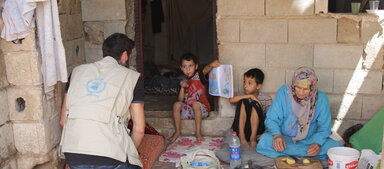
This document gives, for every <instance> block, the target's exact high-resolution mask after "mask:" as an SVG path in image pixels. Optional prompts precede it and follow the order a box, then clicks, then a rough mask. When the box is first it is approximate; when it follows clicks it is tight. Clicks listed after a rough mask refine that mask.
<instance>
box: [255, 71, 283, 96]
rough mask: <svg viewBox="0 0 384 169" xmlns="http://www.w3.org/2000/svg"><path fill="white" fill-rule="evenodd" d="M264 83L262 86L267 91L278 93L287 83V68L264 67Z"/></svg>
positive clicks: (262, 89)
mask: <svg viewBox="0 0 384 169" xmlns="http://www.w3.org/2000/svg"><path fill="white" fill-rule="evenodd" d="M263 72H264V75H265V77H264V83H263V87H262V88H261V91H262V92H265V93H276V92H277V90H278V89H279V88H280V87H281V86H282V85H283V84H285V70H284V69H263Z"/></svg>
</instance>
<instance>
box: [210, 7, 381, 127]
mask: <svg viewBox="0 0 384 169" xmlns="http://www.w3.org/2000/svg"><path fill="white" fill-rule="evenodd" d="M217 10H218V14H217V16H218V17H217V34H218V43H219V46H218V48H219V59H220V62H221V63H223V64H232V65H233V68H234V76H235V77H234V79H235V82H234V83H235V84H234V85H235V92H236V93H242V92H243V89H242V78H243V73H244V72H245V71H246V70H248V69H250V68H253V67H258V68H260V69H262V70H263V71H264V73H265V81H264V84H263V88H262V91H263V92H267V93H272V92H276V91H277V89H278V88H279V87H281V86H282V85H283V84H285V83H289V82H290V81H291V78H292V75H293V71H294V70H295V69H296V68H298V67H300V66H309V67H313V68H314V69H315V71H316V73H317V76H318V79H319V89H320V90H322V91H324V92H326V93H327V95H328V97H329V101H330V105H331V111H332V118H333V119H334V120H336V118H337V115H338V113H339V112H342V111H344V110H340V111H339V109H340V105H341V102H342V100H343V98H354V100H353V103H352V106H351V107H350V109H348V110H345V112H347V115H346V117H345V118H342V117H340V116H339V117H338V118H337V120H338V122H341V121H340V120H343V123H341V126H340V129H339V130H338V132H339V134H342V133H343V132H344V130H345V129H346V128H347V127H349V126H351V125H352V124H356V123H359V122H361V123H365V122H367V121H368V120H369V119H370V118H372V117H373V116H374V115H375V113H376V112H377V111H378V110H380V109H381V108H382V107H383V106H384V93H383V60H384V58H383V52H382V51H383V50H382V45H383V44H382V43H383V42H384V41H383V38H384V36H383V35H382V34H381V33H380V32H382V30H383V27H384V26H383V25H380V24H379V22H380V20H379V18H378V17H377V16H375V15H368V14H360V15H358V16H354V15H350V14H326V13H327V1H326V0H241V1H240V2H239V1H232V0H217ZM370 65H372V66H370ZM354 72H360V73H362V75H358V76H357V77H363V75H364V73H367V75H366V77H365V78H357V77H356V78H352V75H353V74H354ZM351 79H357V82H361V81H362V80H363V81H364V83H363V84H362V86H361V88H359V90H357V92H354V90H349V91H346V89H347V86H348V84H349V83H350V81H351ZM361 79H362V80H361ZM357 88H358V85H355V87H353V88H352V89H357ZM344 96H346V97H344ZM345 105H346V104H345V103H343V106H345ZM343 106H342V107H343ZM219 112H220V117H221V118H232V117H233V116H234V106H233V105H230V104H229V102H228V100H227V99H222V98H220V99H219ZM230 125H231V124H228V127H229V126H230Z"/></svg>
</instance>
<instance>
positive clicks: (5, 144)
mask: <svg viewBox="0 0 384 169" xmlns="http://www.w3.org/2000/svg"><path fill="white" fill-rule="evenodd" d="M16 153H17V152H16V149H15V144H14V143H13V133H12V126H11V123H6V124H4V125H1V126H0V164H2V163H3V162H4V161H5V160H7V159H8V158H9V157H12V156H14V155H16Z"/></svg>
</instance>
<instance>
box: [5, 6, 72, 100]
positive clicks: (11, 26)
mask: <svg viewBox="0 0 384 169" xmlns="http://www.w3.org/2000/svg"><path fill="white" fill-rule="evenodd" d="M35 9H36V23H37V24H36V25H37V35H38V38H39V45H40V53H41V57H42V59H41V60H42V63H41V72H42V74H43V79H44V92H45V94H46V95H47V97H48V98H50V97H52V96H53V89H54V87H55V84H56V82H57V81H62V82H67V64H66V60H65V50H64V46H63V42H62V39H61V32H60V22H59V15H58V8H57V1H56V0H7V1H6V2H5V3H4V10H3V13H2V17H3V20H4V28H3V30H2V32H1V37H2V38H4V39H6V40H7V41H12V40H17V39H21V38H24V37H26V36H27V35H28V34H29V33H31V32H32V28H33V27H34V26H35V25H34V20H33V15H34V11H35Z"/></svg>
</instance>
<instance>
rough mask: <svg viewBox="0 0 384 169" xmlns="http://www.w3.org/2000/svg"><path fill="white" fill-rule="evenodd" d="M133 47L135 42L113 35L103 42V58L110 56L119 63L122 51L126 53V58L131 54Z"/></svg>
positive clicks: (120, 35) (125, 36) (119, 35)
mask: <svg viewBox="0 0 384 169" xmlns="http://www.w3.org/2000/svg"><path fill="white" fill-rule="evenodd" d="M134 45H135V42H133V40H131V39H129V38H128V36H127V35H125V34H122V33H114V34H112V35H111V36H109V37H108V38H107V39H105V40H104V43H103V57H106V56H111V57H113V58H115V59H116V60H117V61H119V60H120V57H121V55H122V54H123V52H124V51H127V55H128V56H129V55H130V54H131V52H132V49H133V46H134Z"/></svg>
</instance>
